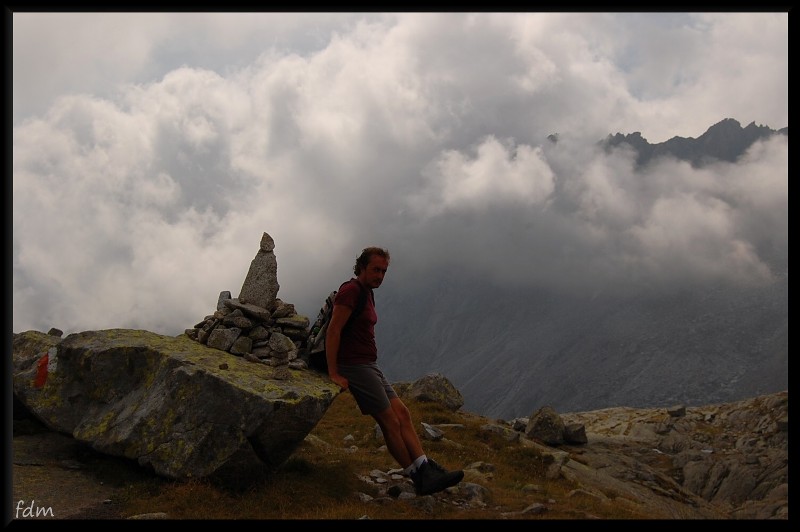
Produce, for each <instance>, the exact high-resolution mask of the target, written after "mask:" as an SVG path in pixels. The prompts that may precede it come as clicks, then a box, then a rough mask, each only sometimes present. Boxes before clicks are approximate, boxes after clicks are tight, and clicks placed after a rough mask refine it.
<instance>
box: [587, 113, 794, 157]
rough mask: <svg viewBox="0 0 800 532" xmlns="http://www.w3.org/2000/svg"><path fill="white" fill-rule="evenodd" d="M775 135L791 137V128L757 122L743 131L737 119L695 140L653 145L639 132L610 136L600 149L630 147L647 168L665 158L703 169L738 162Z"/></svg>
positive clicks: (687, 139) (719, 123) (677, 138)
mask: <svg viewBox="0 0 800 532" xmlns="http://www.w3.org/2000/svg"><path fill="white" fill-rule="evenodd" d="M776 134H782V135H786V136H788V135H789V128H788V127H786V128H783V129H781V130H778V131H776V130H774V129H771V128H769V127H767V126H757V125H756V123H755V122H751V123H750V124H748V125H747V127H745V128H743V127H742V125H741V124H740V123H739V121H738V120H736V119H734V118H725V119H723V120H720V121H719V122H717V123H716V124H714V125H713V126H711V127H709V128H708V129H707V130H706V132H705V133H703V134H702V135H700V136H699V137H698V138H696V139H695V138H692V137H688V138H685V137H677V136H676V137H672V138H671V139H669V140H667V141H665V142H660V143H658V144H650V143H649V142H648V141H647V139H645V138H644V137H642V134H641V132H639V131H636V132H634V133H629V134H627V135H624V134H622V133H617V134H615V135H609V136H608V137H607V138H606V139H605V140H603V141H601V142H600V146H601V147H602V148H603V149H604V150H605V151H606V152H607V153H608V152H611V151H613V150H614V149H615V148H617V147H619V146H621V145H622V144H627V145H628V146H630V147H631V148H633V149H634V150H635V151H636V154H637V156H636V164H637V167H643V166H646V165H647V164H648V163H649V162H650V161H652V160H654V159H656V158H658V157H664V156H670V157H674V158H676V159H679V160H682V161H688V162H690V163H692V165H693V166H695V167H701V166H705V165H706V164H709V163H712V162H715V161H727V162H735V161H736V160H737V159H738V158H739V157H741V156H742V155H743V154H744V153H745V152H746V151H747V149H748V148H749V147H750V146H751V145H752V144H753V143H754V142H756V141H758V140H762V139H765V138H768V137H770V136H772V135H776Z"/></svg>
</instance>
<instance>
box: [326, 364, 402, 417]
mask: <svg viewBox="0 0 800 532" xmlns="http://www.w3.org/2000/svg"><path fill="white" fill-rule="evenodd" d="M338 369H339V374H340V375H341V376H342V377H344V378H346V379H347V381H348V382H349V389H350V393H351V394H353V397H354V398H355V400H356V403H358V408H360V409H361V413H362V414H364V415H368V416H371V415H373V414H377V413H378V412H383V411H384V410H386V409H387V408H389V407H390V406H391V404H390V403H389V401H390V400H391V399H394V398H396V397H397V392H395V391H394V388H392V385H391V384H389V381H387V380H386V377H384V375H383V372H382V371H381V370H380V369H379V368H378V364H377V363H375V362H373V363H372V364H354V365H347V364H339V366H338Z"/></svg>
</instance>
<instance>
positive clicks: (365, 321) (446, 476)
mask: <svg viewBox="0 0 800 532" xmlns="http://www.w3.org/2000/svg"><path fill="white" fill-rule="evenodd" d="M388 268H389V252H388V251H387V250H385V249H382V248H378V247H368V248H365V249H364V250H363V251H362V252H361V255H360V256H359V257H358V258H357V259H356V264H355V266H354V267H353V272H354V273H355V274H356V277H355V278H353V279H350V281H348V282H347V283H345V284H344V285H342V287H341V288H340V289H339V291H338V293H337V294H336V298H335V300H334V302H333V314H332V316H331V322H330V324H329V325H328V332H327V334H326V336H325V348H326V357H327V361H328V376H329V377H330V379H331V380H332V381H333V382H335V383H336V384H338V385H339V386H340V387H341V388H342V389H343V390H350V393H351V394H352V395H353V397H354V398H355V400H356V403H358V407H359V409H360V410H361V413H362V414H364V415H370V416H372V417H373V418H374V419H375V421H377V423H378V425H379V426H380V428H381V430H382V431H383V437H384V439H385V440H386V447H387V448H388V449H389V453H390V454H391V455H392V457H394V459H395V460H397V463H399V464H400V466H401V467H402V468H403V473H405V474H406V475H407V476H410V477H411V479H412V480H413V481H414V489H415V491H416V492H417V495H430V494H432V493H436V492H438V491H442V490H444V489H447V488H449V487H450V486H454V485H456V484H458V483H459V482H461V479H463V478H464V472H463V471H460V470H459V471H447V470H445V469H444V468H443V467H442V466H440V465H439V464H437V463H436V462H435V461H433V459H430V458H428V457H427V456H426V455H425V452H424V451H423V450H422V444H421V443H420V440H419V436H418V435H417V431H416V430H415V429H414V424H413V422H412V421H411V414H410V412H409V411H408V408H407V407H406V405H405V404H404V403H403V401H401V400H400V398H399V397H398V396H397V393H396V392H395V391H394V389H393V388H392V386H391V385H390V384H389V382H388V381H387V380H386V377H384V375H383V373H382V372H381V370H380V369H379V368H378V364H377V362H376V361H377V358H378V348H377V344H376V343H375V323H377V321H378V316H377V314H376V313H375V296H374V293H373V292H372V291H373V289H375V288H378V287H379V286H380V285H381V283H382V282H383V277H384V276H385V275H386V270H387V269H388ZM362 291H366V295H367V297H366V301H365V303H364V305H363V310H361V312H359V313H358V315H356V316H355V317H354V318H353V320H352V322H351V323H348V320H349V318H350V315H351V314H352V313H353V310H354V309H355V308H356V307H357V306H358V302H359V297H360V296H361V295H362ZM345 325H347V326H346V327H345Z"/></svg>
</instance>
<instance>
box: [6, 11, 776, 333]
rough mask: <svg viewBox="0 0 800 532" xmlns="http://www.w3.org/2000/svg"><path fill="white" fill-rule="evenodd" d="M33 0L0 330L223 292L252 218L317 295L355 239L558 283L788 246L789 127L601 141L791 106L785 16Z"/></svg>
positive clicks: (158, 308)
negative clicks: (667, 147) (89, 9)
mask: <svg viewBox="0 0 800 532" xmlns="http://www.w3.org/2000/svg"><path fill="white" fill-rule="evenodd" d="M22 15H23V16H22V17H19V18H18V17H17V14H15V17H14V25H15V27H14V29H15V37H14V38H15V41H14V60H15V61H14V63H15V71H14V77H15V79H14V109H15V111H14V112H15V118H14V127H13V184H12V192H13V242H12V254H13V304H14V313H13V314H14V316H13V329H14V331H19V330H26V329H29V328H36V329H39V330H47V329H49V327H51V326H55V327H59V328H62V329H64V330H66V331H73V332H74V331H78V330H88V329H95V328H104V327H133V326H136V327H141V328H146V329H149V330H153V331H156V332H164V333H169V334H177V333H179V332H182V331H183V329H185V328H187V327H190V326H192V325H193V324H194V323H196V322H197V321H199V320H200V319H202V318H203V317H204V316H205V315H206V314H207V313H209V312H210V311H212V310H213V309H214V308H215V306H216V300H217V296H218V294H219V292H220V291H224V290H229V291H231V292H232V294H233V295H234V296H235V295H237V294H238V291H239V289H240V287H241V283H242V282H243V280H244V278H245V276H246V274H247V269H248V267H249V264H250V261H251V260H252V258H253V257H254V256H255V253H256V252H257V251H258V244H259V242H260V239H261V234H262V233H263V232H268V233H270V235H271V236H272V237H273V238H274V240H275V242H276V249H275V252H276V256H277V258H278V275H279V283H280V285H281V291H280V293H279V296H280V297H283V298H285V299H286V300H288V301H290V302H292V303H295V304H296V305H297V306H298V308H299V309H300V310H301V311H303V312H306V313H308V314H314V313H316V311H317V307H318V305H319V302H320V298H321V297H323V296H324V295H326V294H327V293H328V292H329V291H330V290H331V289H332V288H331V287H332V286H333V287H335V286H338V283H339V282H341V281H342V280H344V279H345V278H347V277H348V276H349V275H350V273H351V271H352V270H351V268H352V264H353V261H354V259H355V256H356V255H357V254H358V253H359V251H360V250H361V249H362V248H363V247H365V246H367V245H381V246H385V247H389V248H390V250H391V251H392V256H393V273H392V275H393V276H397V278H398V280H413V279H414V278H415V276H417V277H418V276H431V275H438V273H437V269H439V270H438V271H442V270H441V269H442V268H444V271H457V272H459V273H460V274H464V275H472V276H483V277H482V278H486V279H488V280H490V281H491V282H495V283H499V284H501V285H508V286H515V285H519V286H531V285H537V286H538V285H547V286H552V287H555V288H558V289H563V290H578V289H580V290H585V289H592V288H593V287H597V286H604V287H606V288H609V287H612V286H613V287H617V286H624V285H625V284H629V283H630V282H631V280H633V282H634V284H635V285H636V286H637V287H638V286H648V285H651V284H658V283H661V284H662V285H664V286H667V285H668V284H669V283H675V282H686V281H687V280H690V279H699V281H697V282H711V281H714V280H729V281H730V280H736V281H737V282H743V281H744V280H750V281H756V280H763V279H764V278H766V277H768V276H769V274H770V273H771V271H772V269H774V265H775V264H776V263H779V262H780V260H781V257H782V256H783V255H788V141H785V140H783V141H782V140H780V139H776V140H773V141H770V142H765V143H759V144H757V145H755V146H754V147H753V149H752V150H751V151H750V152H749V153H748V154H747V156H746V157H744V158H743V160H742V161H740V162H739V163H738V164H735V165H733V164H719V165H716V166H714V167H711V168H706V169H703V170H697V169H693V168H691V167H690V166H689V165H686V164H683V163H678V162H675V161H662V162H661V163H659V164H656V165H653V167H652V168H650V169H649V170H648V171H647V172H646V173H642V172H638V171H636V170H635V169H634V164H633V159H632V156H631V154H629V153H625V152H624V151H618V152H615V153H614V154H612V155H607V154H604V153H601V152H599V151H598V150H597V149H596V146H595V142H596V141H598V140H600V139H602V138H604V137H605V136H606V135H607V134H609V133H613V132H617V131H621V132H625V133H628V132H633V131H642V132H643V134H644V135H645V136H646V137H647V135H650V134H651V135H652V137H654V138H650V141H651V142H657V141H658V140H664V139H665V138H668V137H670V136H674V135H681V136H688V135H687V132H689V133H692V134H694V135H699V134H700V133H702V132H703V131H704V130H705V129H707V128H708V127H709V126H710V125H712V124H714V123H716V122H717V121H719V120H720V119H722V118H724V117H728V116H730V117H732V118H736V119H738V120H740V121H743V120H744V121H746V120H749V119H751V118H752V119H754V120H757V121H758V122H759V123H765V124H767V125H769V126H771V127H774V128H778V127H783V126H785V125H787V124H788V93H787V92H786V90H785V89H786V88H787V87H788V81H787V79H788V78H787V72H786V70H788V69H787V68H786V67H787V65H788V55H787V51H786V49H785V48H783V46H784V45H785V44H786V42H788V24H787V22H788V21H787V16H786V15H785V14H783V15H781V14H777V15H776V14H748V15H749V16H750V17H755V18H754V19H746V18H741V17H730V18H729V17H726V16H725V15H724V14H719V15H715V16H706V15H694V14H692V15H688V14H684V15H680V16H677V15H675V16H670V17H665V18H664V19H663V20H662V18H660V17H658V16H657V15H656V14H650V15H644V14H643V15H637V17H638V18H637V17H632V16H628V15H623V14H584V15H580V14H566V13H562V14H547V13H538V14H537V13H533V14H514V15H513V16H511V15H508V14H476V13H463V14H457V13H440V14H428V13H400V14H380V13H376V14H369V15H359V14H328V15H327V16H325V15H324V14H308V15H301V14H296V15H290V14H286V15H284V14H267V13H261V14H255V15H253V16H252V18H248V17H249V16H250V15H252V14H226V15H225V16H221V17H220V18H219V19H217V18H216V17H212V16H211V14H205V15H197V16H194V15H193V16H189V15H190V14H180V15H179V14H138V16H135V17H132V18H130V19H129V22H130V24H128V25H127V26H125V27H124V28H120V27H118V26H117V24H118V23H119V21H120V20H121V19H120V18H118V16H117V15H115V14H103V15H92V16H89V17H88V18H86V19H83V18H79V17H77V16H75V17H65V18H62V15H59V14H46V15H44V14H42V15H38V14H22ZM215 15H216V14H215ZM220 15H222V14H220ZM104 21H110V22H113V24H111V25H101V26H102V28H101V29H98V31H96V32H95V33H92V32H91V31H89V28H94V27H98V28H100V26H97V24H98V23H99V22H104ZM632 21H636V22H638V23H639V24H631V22H632ZM63 22H71V23H74V24H75V25H74V26H73V29H72V30H70V34H72V33H74V31H75V30H74V28H76V27H77V28H83V29H84V30H83V32H82V33H81V38H80V39H77V40H76V41H75V42H74V43H72V42H70V41H68V40H67V39H66V37H65V36H66V35H67V32H66V30H64V29H63V28H62V27H61V26H59V23H63ZM756 23H758V24H761V23H763V24H766V25H767V27H769V28H771V30H772V34H770V35H763V36H762V38H760V39H759V37H758V35H759V32H757V31H752V30H748V26H747V24H755V25H757V24H756ZM742 25H745V26H744V27H743V26H742ZM114 28H117V30H116V34H115V30H114ZM17 30H19V31H17ZM737 32H738V33H740V34H741V35H742V43H740V44H737V45H736V50H738V52H739V53H740V54H741V57H743V58H745V61H746V64H747V65H749V67H748V68H749V69H750V72H749V75H747V76H744V75H742V65H741V64H733V63H732V62H731V55H730V54H729V48H730V47H731V46H734V44H733V42H732V41H735V39H734V38H733V37H732V35H735V34H736V33H737ZM773 34H774V35H773ZM649 35H653V36H654V40H653V41H648V40H647V39H644V37H646V36H649ZM115 36H116V37H118V40H115V39H114V37H115ZM656 43H662V44H660V45H656ZM62 48H63V49H62ZM701 51H702V53H700V52H701ZM72 54H77V56H79V57H77V58H76V60H75V61H74V62H73V63H72V65H73V69H71V70H70V69H64V68H62V67H60V66H59V67H57V68H53V69H51V70H52V72H51V74H52V79H51V82H50V84H49V85H47V87H48V88H47V90H44V89H42V86H41V83H42V80H44V79H45V78H46V76H45V73H46V71H47V69H48V65H52V64H56V63H58V64H59V65H63V60H64V58H66V57H67V56H69V55H72ZM709 54H710V56H709ZM770 54H771V55H770ZM715 58H722V59H724V61H722V62H718V63H715V61H714V59H715ZM768 58H769V59H768ZM662 59H663V60H665V62H664V63H660V61H662ZM23 60H24V61H23ZM22 63H24V65H25V66H24V67H23V66H19V70H17V67H18V65H19V64H22ZM657 64H663V65H665V66H664V70H665V71H664V72H660V73H659V72H658V69H657V68H656V67H655V66H654V65H657ZM726 65H727V66H726ZM759 65H763V70H761V67H760V66H759ZM781 65H782V66H783V69H784V70H781V69H780V68H779V67H780V66H781ZM106 67H108V68H106ZM709 71H710V72H711V74H712V75H707V72H709ZM103 73H105V74H103ZM656 74H658V75H656ZM106 75H107V77H104V76H106ZM18 76H19V77H18ZM734 82H735V83H734ZM726 84H727V85H726ZM731 87H735V90H733V91H731V90H730V88H731ZM723 89H726V90H727V93H726V94H727V97H724V98H723V97H722V96H721V95H722V94H723V93H722V92H721V91H722V90H723ZM732 93H735V94H732ZM742 94H746V95H749V96H747V97H744V96H742ZM756 95H757V96H756ZM742 115H744V116H742ZM758 115H761V116H758ZM553 133H557V134H558V138H559V140H558V142H557V143H553V142H551V141H549V140H548V139H547V137H548V135H550V134H553ZM658 137H663V138H662V139H659V138H658ZM782 254H783V255H782ZM786 260H788V258H787V259H786ZM776 261H777V262H776Z"/></svg>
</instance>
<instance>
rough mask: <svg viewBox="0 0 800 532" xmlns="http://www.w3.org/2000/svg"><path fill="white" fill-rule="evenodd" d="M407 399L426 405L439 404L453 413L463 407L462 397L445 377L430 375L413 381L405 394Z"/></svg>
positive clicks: (435, 374)
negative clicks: (425, 403)
mask: <svg viewBox="0 0 800 532" xmlns="http://www.w3.org/2000/svg"><path fill="white" fill-rule="evenodd" d="M406 394H407V395H408V397H410V398H411V399H416V400H417V401H421V402H427V403H439V404H441V405H443V406H444V407H445V408H447V409H448V410H452V411H453V412H455V411H456V410H458V409H459V408H461V407H462V406H464V397H463V396H462V395H461V392H459V391H458V389H457V388H456V387H455V386H453V383H451V382H450V381H449V380H447V377H445V376H444V375H441V374H439V373H431V374H428V375H425V376H424V377H421V378H419V379H417V380H416V381H414V382H413V383H412V384H411V386H410V387H409V388H408V391H407V392H406Z"/></svg>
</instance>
